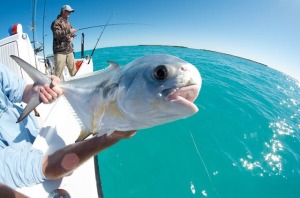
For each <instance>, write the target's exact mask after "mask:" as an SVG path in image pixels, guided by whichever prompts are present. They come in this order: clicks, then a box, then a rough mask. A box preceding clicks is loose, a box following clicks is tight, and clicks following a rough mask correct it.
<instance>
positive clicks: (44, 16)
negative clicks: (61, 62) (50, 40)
mask: <svg viewBox="0 0 300 198" xmlns="http://www.w3.org/2000/svg"><path fill="white" fill-rule="evenodd" d="M44 2H45V3H44V13H43V56H44V64H45V68H48V66H47V63H46V55H45V37H46V35H45V18H46V15H45V13H46V4H47V0H45V1H44Z"/></svg>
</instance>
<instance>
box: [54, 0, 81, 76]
mask: <svg viewBox="0 0 300 198" xmlns="http://www.w3.org/2000/svg"><path fill="white" fill-rule="evenodd" d="M74 11H75V10H74V9H72V8H71V6H69V5H64V6H63V7H62V8H61V11H60V14H59V15H58V16H57V19H56V20H55V21H53V22H52V24H51V30H52V33H53V54H54V60H55V75H56V76H58V77H60V78H61V75H62V72H63V69H64V67H65V65H67V67H68V69H69V72H70V75H71V76H74V75H75V73H76V67H75V63H74V53H73V43H72V41H73V38H74V37H75V36H76V35H75V32H76V31H77V30H76V29H74V28H73V27H72V25H71V23H70V22H69V21H68V18H69V17H70V14H71V13H72V12H74Z"/></svg>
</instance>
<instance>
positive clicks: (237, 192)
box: [86, 46, 300, 198]
mask: <svg viewBox="0 0 300 198" xmlns="http://www.w3.org/2000/svg"><path fill="white" fill-rule="evenodd" d="M157 53H164V54H172V55H175V56H178V57H180V58H182V59H184V60H186V61H188V62H190V63H192V64H194V65H195V66H196V67H197V68H198V69H199V71H200V73H201V76H202V79H203V82H202V83H203V84H202V89H201V92H200V95H199V97H198V99H197V100H196V104H197V106H198V107H199V109H200V111H199V112H198V113H197V114H196V115H194V116H192V117H189V118H187V119H183V120H179V121H176V122H173V123H169V124H165V125H162V126H157V127H153V128H151V129H146V130H140V131H139V132H138V133H137V134H136V135H135V136H134V137H133V138H131V139H128V140H123V141H121V142H119V143H118V144H116V145H115V146H113V147H111V148H109V149H108V150H106V151H104V152H102V153H100V154H99V155H98V157H99V166H100V177H101V183H102V190H103V194H104V197H105V198H120V197H122V198H127V197H128V198H141V197H142V198H153V197H158V198H160V197H176V198H177V197H180V198H189V197H191V198H194V197H213V198H214V197H216V198H218V197H223V198H252V197H255V198H260V197H261V198H265V197H273V198H283V197H284V198H294V197H295V198H296V197H300V154H299V153H300V87H299V83H298V82H297V81H295V80H294V79H292V78H291V77H289V76H286V75H284V74H282V73H280V72H278V71H276V70H273V69H271V68H269V67H266V66H264V65H261V64H259V63H256V62H253V61H249V60H245V59H242V58H238V57H234V56H230V55H226V54H221V53H216V52H211V51H205V50H196V49H188V48H179V47H166V46H129V47H114V48H100V49H97V50H96V51H95V54H94V56H93V60H94V65H95V70H99V69H101V68H104V67H106V66H107V65H108V64H107V63H106V61H107V60H112V61H115V62H118V63H119V64H120V65H124V64H126V63H128V62H130V61H132V60H134V59H135V58H138V57H140V56H143V55H148V54H157ZM86 54H90V51H87V52H86Z"/></svg>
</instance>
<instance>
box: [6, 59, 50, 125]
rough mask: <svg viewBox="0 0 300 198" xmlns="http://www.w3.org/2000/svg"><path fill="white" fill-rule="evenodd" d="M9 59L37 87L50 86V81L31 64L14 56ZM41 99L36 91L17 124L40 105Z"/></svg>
mask: <svg viewBox="0 0 300 198" xmlns="http://www.w3.org/2000/svg"><path fill="white" fill-rule="evenodd" d="M10 57H11V58H12V59H13V60H14V61H16V62H17V64H18V65H19V66H20V67H21V68H22V69H23V70H24V71H25V72H26V73H27V74H28V75H29V76H30V78H31V79H32V80H33V81H34V83H35V84H37V85H45V84H48V85H50V84H51V79H50V78H49V77H48V76H46V75H44V74H43V73H42V72H40V71H39V70H37V69H36V68H35V67H34V66H32V65H31V64H29V63H27V62H26V61H24V60H23V59H21V58H19V57H17V56H15V55H10ZM41 102H42V101H41V99H40V92H39V91H37V92H35V93H34V94H33V95H32V97H31V99H30V101H29V103H28V104H27V105H26V107H25V109H24V111H23V113H22V114H21V116H20V117H19V118H18V121H17V122H21V121H22V120H23V119H24V118H25V117H26V116H27V115H28V114H29V113H30V112H31V111H33V110H34V109H35V108H36V107H37V106H38V105H39V104H40V103H41Z"/></svg>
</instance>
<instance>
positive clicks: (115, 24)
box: [77, 23, 147, 31]
mask: <svg viewBox="0 0 300 198" xmlns="http://www.w3.org/2000/svg"><path fill="white" fill-rule="evenodd" d="M117 25H147V24H142V23H110V24H106V25H104V24H101V25H93V26H88V27H83V28H79V29H77V31H81V30H86V29H91V28H98V27H105V26H117Z"/></svg>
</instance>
